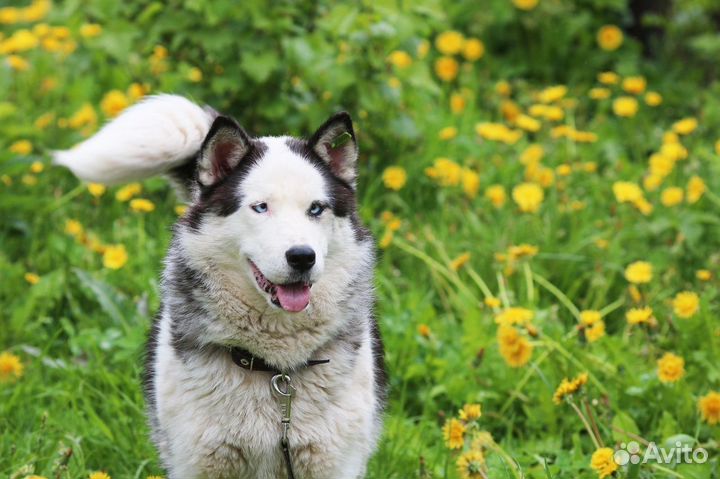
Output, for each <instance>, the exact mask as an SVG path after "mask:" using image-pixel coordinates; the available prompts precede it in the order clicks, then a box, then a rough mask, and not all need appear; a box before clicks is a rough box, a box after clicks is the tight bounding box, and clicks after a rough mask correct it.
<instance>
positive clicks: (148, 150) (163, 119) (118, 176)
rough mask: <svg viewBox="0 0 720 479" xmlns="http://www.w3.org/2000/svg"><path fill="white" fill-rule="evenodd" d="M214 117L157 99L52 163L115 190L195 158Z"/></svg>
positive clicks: (184, 102) (177, 99) (173, 99)
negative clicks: (115, 185) (114, 186)
mask: <svg viewBox="0 0 720 479" xmlns="http://www.w3.org/2000/svg"><path fill="white" fill-rule="evenodd" d="M214 117H215V114H214V112H213V111H212V110H209V109H208V110H205V109H203V108H202V107H200V106H198V105H196V104H195V103H193V102H191V101H190V100H188V99H187V98H183V97H181V96H177V95H157V96H152V97H149V98H147V99H145V100H143V101H141V102H140V103H138V104H136V105H133V106H131V107H130V108H128V109H127V110H125V111H123V112H122V113H121V114H120V116H118V117H117V118H116V119H114V120H113V121H111V122H110V123H108V124H107V125H105V126H104V127H103V128H102V129H101V130H100V131H99V132H97V133H96V134H95V135H93V136H92V137H90V138H88V139H87V140H85V141H84V142H82V143H80V144H79V145H77V146H76V147H75V148H73V149H71V150H65V151H56V152H55V153H54V155H53V158H54V161H55V163H57V164H58V165H62V166H65V167H67V168H69V169H70V170H72V172H73V173H74V174H75V176H77V177H78V178H80V179H82V180H85V181H92V182H97V183H104V184H109V185H112V184H117V183H123V182H127V181H132V180H139V179H143V178H147V177H150V176H154V175H157V174H160V173H164V172H166V171H168V170H170V169H172V168H175V167H177V166H180V165H182V164H184V163H185V162H187V161H188V160H190V159H191V158H192V157H193V156H194V155H196V154H197V153H198V151H200V146H201V145H202V142H203V140H204V139H205V135H207V133H208V130H209V129H210V125H211V124H212V122H213V119H214Z"/></svg>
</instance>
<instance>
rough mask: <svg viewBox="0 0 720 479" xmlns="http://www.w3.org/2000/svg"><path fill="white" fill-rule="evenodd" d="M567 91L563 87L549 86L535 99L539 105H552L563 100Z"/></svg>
mask: <svg viewBox="0 0 720 479" xmlns="http://www.w3.org/2000/svg"><path fill="white" fill-rule="evenodd" d="M567 91H568V89H567V87H566V86H565V85H554V86H550V87H547V88H545V89H544V90H542V91H541V92H539V93H538V95H537V99H538V101H539V102H540V103H553V102H556V101H560V100H562V99H563V98H565V95H566V94H567Z"/></svg>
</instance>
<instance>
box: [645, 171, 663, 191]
mask: <svg viewBox="0 0 720 479" xmlns="http://www.w3.org/2000/svg"><path fill="white" fill-rule="evenodd" d="M662 181H663V177H662V176H660V175H654V174H650V175H647V176H646V177H645V178H643V188H645V190H646V191H655V190H657V189H658V188H660V184H661V183H662Z"/></svg>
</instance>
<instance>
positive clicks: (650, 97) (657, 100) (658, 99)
mask: <svg viewBox="0 0 720 479" xmlns="http://www.w3.org/2000/svg"><path fill="white" fill-rule="evenodd" d="M662 102H663V97H662V95H660V93H658V92H656V91H649V92H647V93H646V94H645V104H646V105H647V106H659V105H661V104H662Z"/></svg>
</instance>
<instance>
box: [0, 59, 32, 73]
mask: <svg viewBox="0 0 720 479" xmlns="http://www.w3.org/2000/svg"><path fill="white" fill-rule="evenodd" d="M5 63H6V64H7V66H9V67H10V68H11V69H13V70H15V71H18V72H24V71H27V70H28V69H29V68H30V63H29V62H28V61H27V60H25V59H24V58H23V57H21V56H18V55H9V56H8V57H7V58H5Z"/></svg>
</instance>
